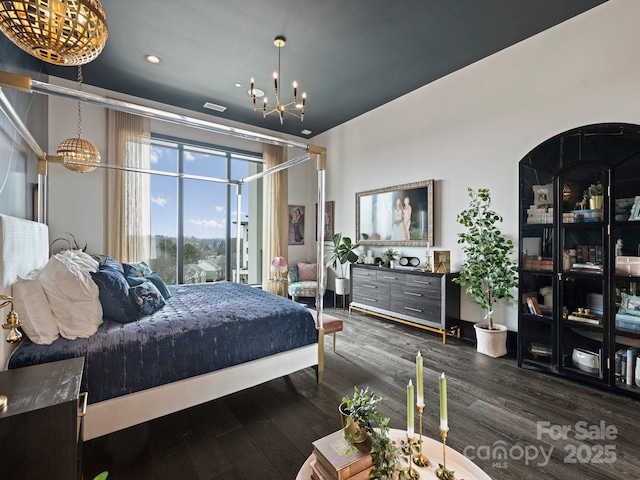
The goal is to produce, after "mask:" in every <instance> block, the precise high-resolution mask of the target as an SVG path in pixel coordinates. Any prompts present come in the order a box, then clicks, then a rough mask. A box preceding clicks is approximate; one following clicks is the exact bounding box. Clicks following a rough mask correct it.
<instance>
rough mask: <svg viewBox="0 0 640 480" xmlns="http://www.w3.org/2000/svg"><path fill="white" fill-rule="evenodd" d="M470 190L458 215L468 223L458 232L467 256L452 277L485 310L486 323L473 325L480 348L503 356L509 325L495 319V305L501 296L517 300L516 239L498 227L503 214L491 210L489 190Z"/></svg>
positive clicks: (488, 352)
mask: <svg viewBox="0 0 640 480" xmlns="http://www.w3.org/2000/svg"><path fill="white" fill-rule="evenodd" d="M468 193H469V197H470V198H471V201H470V202H469V207H468V208H467V209H466V210H463V211H462V212H460V213H459V214H458V217H457V219H458V223H460V224H461V225H463V226H465V227H467V231H465V232H462V233H459V234H458V243H459V244H461V245H462V251H463V252H464V254H465V255H466V258H465V260H464V262H463V263H462V271H461V272H460V275H459V276H458V277H457V278H454V279H453V281H454V282H456V283H459V284H460V285H462V286H466V287H467V289H466V293H467V294H469V295H471V297H473V299H474V300H475V301H476V303H478V304H479V305H480V307H481V308H482V309H483V310H486V315H485V319H486V320H487V321H486V323H476V324H475V325H474V327H475V330H476V338H477V341H478V344H477V349H478V352H480V353H484V354H486V355H489V356H491V357H500V356H502V355H506V354H507V345H506V341H507V327H505V326H504V325H498V324H494V323H493V305H494V304H495V303H496V302H497V301H499V300H501V299H504V300H507V301H509V302H511V303H513V304H515V299H514V297H513V295H512V293H511V289H514V288H516V287H517V286H518V276H517V273H518V267H517V266H516V264H515V263H514V262H512V261H511V259H510V258H509V255H510V254H511V253H512V252H513V241H511V240H510V239H507V238H506V237H505V236H504V235H503V234H502V232H501V231H500V229H498V226H497V223H500V222H502V216H501V215H499V214H498V213H496V212H495V211H493V210H491V195H490V193H489V190H488V189H486V188H479V189H478V191H477V192H475V191H473V190H472V189H471V188H469V189H468Z"/></svg>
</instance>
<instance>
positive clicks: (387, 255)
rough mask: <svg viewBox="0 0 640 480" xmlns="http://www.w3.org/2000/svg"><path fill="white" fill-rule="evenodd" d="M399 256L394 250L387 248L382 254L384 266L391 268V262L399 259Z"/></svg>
mask: <svg viewBox="0 0 640 480" xmlns="http://www.w3.org/2000/svg"><path fill="white" fill-rule="evenodd" d="M398 255H400V254H399V253H398V252H397V251H396V250H394V249H393V248H387V249H386V250H385V251H384V252H382V266H383V267H389V266H390V265H391V262H392V261H393V260H395V259H396V258H398Z"/></svg>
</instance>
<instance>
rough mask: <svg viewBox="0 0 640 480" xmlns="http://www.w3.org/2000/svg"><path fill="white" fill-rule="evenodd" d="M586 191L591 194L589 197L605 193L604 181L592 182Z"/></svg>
mask: <svg viewBox="0 0 640 480" xmlns="http://www.w3.org/2000/svg"><path fill="white" fill-rule="evenodd" d="M585 193H586V194H587V195H588V196H589V198H592V197H596V196H598V195H602V194H603V188H602V182H598V183H592V184H591V185H589V188H587V191H586V192H585Z"/></svg>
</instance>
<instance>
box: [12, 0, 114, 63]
mask: <svg viewBox="0 0 640 480" xmlns="http://www.w3.org/2000/svg"><path fill="white" fill-rule="evenodd" d="M0 30H2V32H3V33H4V34H5V35H6V36H7V37H8V38H9V39H10V40H11V41H12V42H13V43H15V44H16V45H17V46H18V47H20V48H21V49H22V50H24V51H25V52H27V53H29V54H30V55H33V56H34V57H37V58H39V59H40V60H44V61H45V62H49V63H53V64H56V65H82V64H85V63H89V62H90V61H92V60H93V59H94V58H96V57H97V56H98V55H99V54H100V52H101V51H102V49H103V48H104V44H105V42H106V41H107V36H108V30H107V22H106V19H105V15H104V10H103V9H102V5H101V4H100V2H99V0H11V1H0Z"/></svg>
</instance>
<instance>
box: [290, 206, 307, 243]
mask: <svg viewBox="0 0 640 480" xmlns="http://www.w3.org/2000/svg"><path fill="white" fill-rule="evenodd" d="M289 245H304V206H302V205H289Z"/></svg>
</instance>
